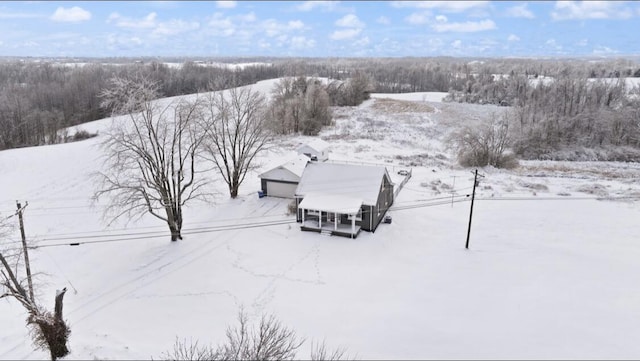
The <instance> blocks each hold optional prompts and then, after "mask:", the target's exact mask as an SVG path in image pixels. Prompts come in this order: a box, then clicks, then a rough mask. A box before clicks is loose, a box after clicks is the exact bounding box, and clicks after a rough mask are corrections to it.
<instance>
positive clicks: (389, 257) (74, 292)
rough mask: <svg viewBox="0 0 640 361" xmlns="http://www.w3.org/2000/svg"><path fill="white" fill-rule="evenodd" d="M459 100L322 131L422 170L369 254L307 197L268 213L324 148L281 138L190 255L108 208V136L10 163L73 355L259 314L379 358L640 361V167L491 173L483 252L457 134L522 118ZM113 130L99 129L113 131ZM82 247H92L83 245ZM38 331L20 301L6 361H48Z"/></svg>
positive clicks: (369, 112)
mask: <svg viewBox="0 0 640 361" xmlns="http://www.w3.org/2000/svg"><path fill="white" fill-rule="evenodd" d="M272 84H273V81H269V82H261V83H260V84H259V85H258V86H257V87H256V88H257V89H260V90H261V91H268V89H269V88H270V86H271V85H272ZM444 95H445V94H442V93H439V94H429V93H419V94H409V95H392V94H375V95H374V96H373V99H371V100H369V101H366V102H365V103H364V104H362V105H361V106H359V107H354V108H342V109H337V110H336V112H335V118H336V126H335V127H331V128H328V129H326V130H324V131H323V132H322V133H321V137H322V138H323V139H325V140H327V141H328V142H330V143H331V144H332V146H333V149H332V153H331V154H330V157H331V158H332V159H334V160H340V161H349V162H355V163H365V164H366V163H375V164H385V165H387V166H388V167H389V168H388V169H389V171H390V172H391V173H392V174H393V175H394V178H396V179H397V170H399V169H408V168H411V169H412V171H413V177H412V178H411V180H410V181H409V182H408V183H407V184H406V186H405V187H404V189H403V190H402V191H401V192H400V194H399V196H398V198H397V199H396V202H395V204H394V210H392V211H391V212H390V213H391V215H392V217H393V222H392V224H382V225H380V227H379V228H378V230H377V231H376V233H374V234H372V233H368V232H363V233H361V234H360V236H358V238H357V239H353V240H352V239H347V238H342V237H327V236H321V235H319V234H316V233H307V232H304V233H303V232H301V231H300V230H299V226H298V224H296V223H295V219H294V218H293V217H292V216H290V215H287V214H286V208H287V207H286V206H287V203H288V201H287V200H282V199H273V198H269V197H266V198H262V199H259V198H258V197H257V192H256V191H257V190H258V189H259V179H258V178H257V176H256V175H257V174H259V173H261V172H263V171H265V170H267V169H270V168H271V167H273V166H275V165H278V164H279V163H281V162H284V160H286V159H288V158H289V157H291V156H292V154H293V151H294V149H295V147H296V146H297V145H298V144H299V143H300V142H303V141H305V140H308V139H310V138H309V137H302V136H299V137H287V138H283V139H280V141H279V142H278V146H277V147H275V148H274V149H273V150H272V151H271V152H270V153H268V154H266V155H264V156H263V157H262V158H260V159H259V161H260V163H261V164H262V168H260V169H258V170H256V172H255V174H254V176H252V177H249V178H248V180H247V182H246V183H245V184H244V185H243V186H242V187H241V190H240V193H241V194H240V196H239V198H238V199H236V200H230V199H228V198H227V197H225V196H224V193H222V194H221V196H220V197H218V200H217V203H216V204H203V203H199V204H194V205H192V206H190V207H188V208H187V209H186V214H185V218H186V225H185V231H184V234H185V239H184V240H183V241H180V242H177V243H171V242H169V236H168V234H167V232H166V229H165V227H164V226H163V225H162V224H161V223H159V221H157V220H155V219H152V218H149V217H146V218H143V219H141V220H140V221H138V222H131V223H130V224H128V225H126V224H122V223H117V224H114V225H112V226H111V227H106V226H105V223H104V222H103V220H102V219H101V213H100V212H101V209H102V205H100V204H97V205H91V203H90V196H91V194H92V192H93V184H92V183H91V182H90V178H89V176H90V174H91V172H93V171H95V170H98V169H100V167H101V163H100V162H99V161H98V159H99V157H100V149H99V147H98V146H97V145H98V143H99V142H100V139H101V137H100V136H98V137H96V138H92V139H89V140H85V141H82V142H77V143H69V144H61V145H55V146H45V147H37V148H25V149H14V150H8V151H3V152H0V170H1V172H0V189H2V190H3V191H2V193H1V195H0V213H1V214H2V215H9V214H11V213H12V212H13V211H14V209H15V201H16V200H21V201H28V202H29V206H28V207H27V209H26V213H25V227H26V230H27V235H28V236H29V239H30V240H33V241H34V242H35V243H37V244H39V245H40V246H41V247H40V248H38V249H36V250H34V251H32V253H31V258H32V265H33V268H35V269H36V271H38V272H42V273H45V274H42V275H40V276H39V278H38V281H39V284H41V288H40V292H39V293H40V297H41V298H40V299H41V300H42V302H43V303H44V304H46V305H47V306H48V307H51V306H52V303H53V295H54V291H55V289H57V288H62V287H65V286H66V287H67V288H68V289H69V292H68V293H67V295H66V296H65V318H66V319H67V320H68V322H69V324H70V326H71V330H72V334H71V339H70V347H71V352H72V353H71V355H69V357H68V359H150V358H151V357H154V358H158V357H159V356H160V355H161V354H162V352H164V351H166V350H168V349H169V348H171V346H172V344H173V342H174V340H175V338H176V337H180V338H187V339H189V338H192V339H199V340H200V341H201V342H203V343H205V344H206V343H214V344H215V343H217V342H219V341H221V340H222V339H223V337H224V331H225V328H226V326H227V325H230V324H234V322H235V318H236V315H237V312H238V310H239V308H240V307H243V308H244V309H245V310H246V311H247V312H248V314H249V316H250V317H251V319H252V320H255V319H256V318H257V317H258V316H259V315H260V314H262V313H273V314H274V315H276V316H277V317H278V318H279V319H280V320H281V321H282V322H283V323H284V324H285V325H288V326H290V327H292V328H294V329H295V330H296V331H297V333H298V334H299V335H300V336H303V337H306V338H307V339H308V340H309V341H310V340H323V339H324V340H325V341H326V342H327V344H328V345H329V346H330V347H339V346H344V347H346V348H348V351H349V353H350V354H351V355H357V356H358V357H359V358H362V359H434V358H435V359H463V358H472V359H513V358H517V359H534V358H537V359H541V358H546V359H549V358H552V359H561V358H577V359H603V358H607V359H619V358H627V359H628V358H631V359H637V358H639V357H640V343H638V342H637V337H636V335H638V334H640V289H639V288H638V287H637V284H638V275H640V263H639V262H638V261H637V260H638V258H639V257H640V244H638V242H637V235H638V234H640V224H638V222H637V220H638V219H639V217H640V203H638V202H637V201H633V200H629V199H624V198H621V197H626V196H635V197H637V196H638V195H640V178H639V177H638V174H640V165H638V164H627V163H614V162H607V163H595V162H594V163H590V162H580V163H577V162H576V163H571V162H549V161H545V162H538V161H527V162H522V166H521V167H520V168H517V169H514V170H511V171H504V170H498V169H493V168H486V169H481V170H480V173H482V174H483V175H484V176H485V177H484V178H482V180H481V182H480V184H479V187H478V190H477V192H478V193H477V202H476V203H475V208H474V217H473V224H472V233H471V239H470V249H469V250H465V248H464V243H465V239H466V235H467V225H468V216H469V205H470V204H469V202H468V201H467V200H468V198H466V197H465V195H467V194H469V193H470V192H471V188H472V185H473V181H472V174H471V170H470V169H464V168H460V167H458V166H456V165H455V160H454V158H453V157H452V155H451V154H450V152H449V151H448V150H447V149H446V147H445V146H444V144H443V143H442V138H443V137H444V136H445V135H446V133H447V132H448V130H450V129H451V128H452V127H454V126H455V125H456V124H457V123H460V122H464V121H468V120H469V119H474V118H481V117H485V116H488V115H490V114H491V113H492V112H497V111H500V109H502V108H498V107H492V106H479V105H468V104H448V103H441V102H440V100H441V99H442V96H444ZM109 122H110V120H100V121H96V122H93V123H90V124H87V125H83V126H82V127H84V128H85V129H88V130H91V131H98V132H99V134H100V132H103V131H104V129H105V127H106V126H107V125H108V123H109ZM217 186H218V187H219V188H220V190H222V191H223V190H224V189H223V188H224V187H223V186H222V184H220V183H217ZM452 200H455V201H456V202H452ZM458 200H464V201H463V202H459V201H458ZM280 220H281V221H283V224H279V225H274V226H270V227H260V228H244V229H233V227H231V228H230V227H229V225H234V224H236V225H237V224H243V225H249V226H251V225H256V224H257V223H258V222H265V221H272V222H275V221H280ZM236 228H237V227H236ZM18 237H19V235H18V234H13V235H12V237H10V239H9V240H7V241H4V243H1V244H2V245H4V248H11V247H15V245H16V243H15V241H17V240H18V239H19V238H18ZM75 241H81V242H87V243H86V244H83V245H81V246H75V247H71V246H68V245H67V244H68V243H70V242H75ZM103 241H106V242H103ZM89 242H96V243H89ZM25 317H26V315H25V314H24V312H23V310H22V309H21V308H20V306H19V305H18V304H17V303H16V302H15V301H13V300H6V299H3V300H0V324H1V325H2V327H0V359H41V358H45V357H47V354H46V353H43V352H41V351H35V352H34V351H32V346H31V342H30V339H29V337H28V333H27V330H26V328H25V327H24V319H25ZM308 347H309V342H307V343H306V344H305V346H304V347H303V348H302V349H301V351H300V353H299V357H308V355H309V353H308Z"/></svg>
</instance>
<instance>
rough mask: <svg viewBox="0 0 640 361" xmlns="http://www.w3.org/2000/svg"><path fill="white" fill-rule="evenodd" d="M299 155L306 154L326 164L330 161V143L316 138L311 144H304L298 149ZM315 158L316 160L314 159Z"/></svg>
mask: <svg viewBox="0 0 640 361" xmlns="http://www.w3.org/2000/svg"><path fill="white" fill-rule="evenodd" d="M296 150H297V151H298V154H304V155H306V156H307V157H309V158H310V159H312V160H317V161H318V162H324V161H325V160H327V159H329V143H327V142H325V141H324V140H322V139H320V138H316V139H314V140H312V141H311V142H309V143H306V144H302V145H300V146H298V148H297V149H296ZM314 157H315V158H314Z"/></svg>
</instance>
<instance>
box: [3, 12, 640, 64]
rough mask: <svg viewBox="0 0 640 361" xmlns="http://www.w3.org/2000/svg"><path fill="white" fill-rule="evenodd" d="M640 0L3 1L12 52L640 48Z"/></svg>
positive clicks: (588, 52)
mask: <svg viewBox="0 0 640 361" xmlns="http://www.w3.org/2000/svg"><path fill="white" fill-rule="evenodd" d="M639 32H640V2H634V1H629V2H611V1H557V2H555V1H530V2H517V1H513V2H512V1H386V2H385V1H300V2H294V1H281V2H271V1H256V2H254V1H193V2H191V1H140V2H136V1H113V2H112V1H95V2H91V1H86V2H85V1H72V2H62V1H51V2H49V1H22V2H17V1H16V2H5V1H3V2H0V55H4V56H89V57H105V56H108V57H115V56H125V57H136V56H309V57H327V56H330V57H334V56H340V57H347V56H391V57H400V56H440V55H444V56H478V57H481V56H482V57H483V56H491V57H492V56H496V57H501V56H516V57H522V56H624V55H639V54H640V40H638V33H639Z"/></svg>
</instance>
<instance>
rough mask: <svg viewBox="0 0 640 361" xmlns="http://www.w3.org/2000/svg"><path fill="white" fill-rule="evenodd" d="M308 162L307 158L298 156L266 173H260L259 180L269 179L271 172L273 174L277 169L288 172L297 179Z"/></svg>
mask: <svg viewBox="0 0 640 361" xmlns="http://www.w3.org/2000/svg"><path fill="white" fill-rule="evenodd" d="M308 162H309V158H308V157H306V156H304V155H298V156H297V157H296V158H295V159H292V160H290V161H288V162H286V163H283V164H281V165H279V166H277V167H275V168H271V169H269V170H268V171H266V172H264V173H262V174H260V175H259V177H260V178H269V176H270V174H269V173H271V172H273V171H274V170H277V169H284V170H288V171H289V172H291V173H292V174H293V175H295V176H297V177H298V178H299V177H302V172H303V171H304V168H305V167H306V166H307V163H308Z"/></svg>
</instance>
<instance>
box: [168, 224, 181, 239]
mask: <svg viewBox="0 0 640 361" xmlns="http://www.w3.org/2000/svg"><path fill="white" fill-rule="evenodd" d="M169 229H170V230H171V242H176V241H177V240H179V239H182V235H181V234H180V229H179V228H178V227H176V226H175V225H171V224H170V225H169Z"/></svg>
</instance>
